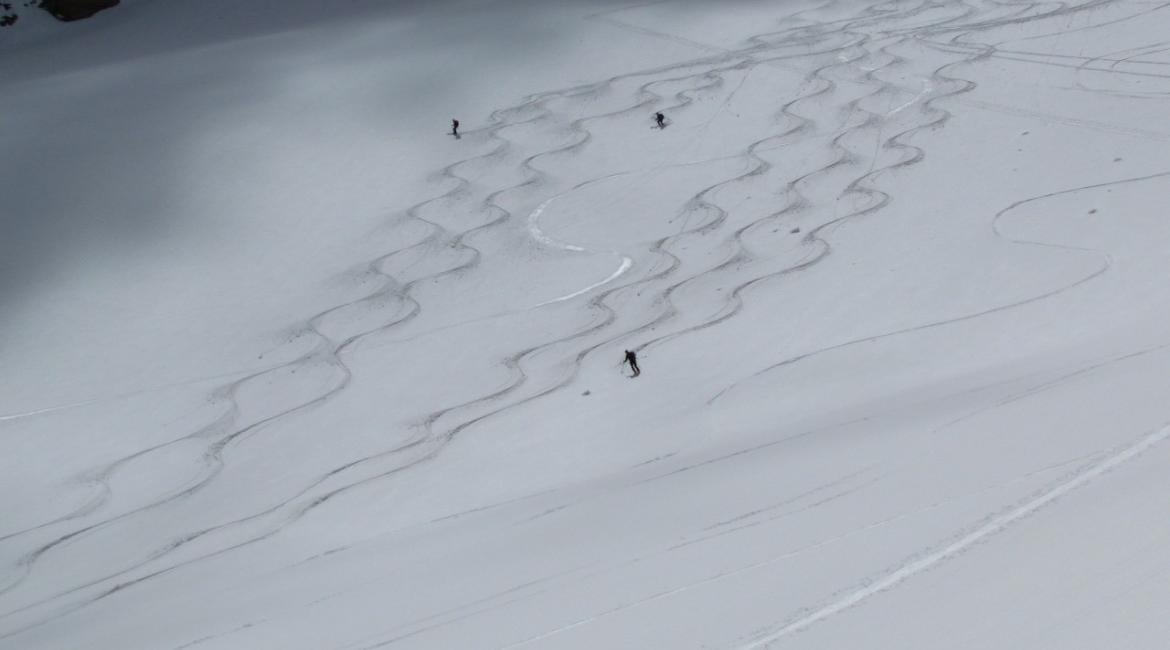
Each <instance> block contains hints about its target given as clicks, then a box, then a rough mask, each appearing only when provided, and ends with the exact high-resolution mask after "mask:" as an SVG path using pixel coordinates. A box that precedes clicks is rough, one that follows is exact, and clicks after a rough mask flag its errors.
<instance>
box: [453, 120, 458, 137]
mask: <svg viewBox="0 0 1170 650" xmlns="http://www.w3.org/2000/svg"><path fill="white" fill-rule="evenodd" d="M451 135H453V136H455V137H456V138H458V137H459V120H451Z"/></svg>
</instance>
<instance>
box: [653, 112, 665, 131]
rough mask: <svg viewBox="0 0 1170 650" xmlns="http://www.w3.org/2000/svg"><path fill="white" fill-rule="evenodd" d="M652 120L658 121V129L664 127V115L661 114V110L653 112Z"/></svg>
mask: <svg viewBox="0 0 1170 650" xmlns="http://www.w3.org/2000/svg"><path fill="white" fill-rule="evenodd" d="M654 121H655V122H658V128H660V129H665V128H666V116H665V115H663V114H662V113H661V112H659V113H655V114H654Z"/></svg>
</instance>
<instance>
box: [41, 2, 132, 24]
mask: <svg viewBox="0 0 1170 650" xmlns="http://www.w3.org/2000/svg"><path fill="white" fill-rule="evenodd" d="M119 1H120V0H41V9H44V10H45V11H47V12H49V13H51V14H53V17H54V18H56V19H57V20H66V21H68V20H81V19H82V18H89V17H90V16H92V15H94V14H96V13H97V12H99V11H101V10H102V9H109V8H110V7H113V6H114V5H116V4H118V2H119Z"/></svg>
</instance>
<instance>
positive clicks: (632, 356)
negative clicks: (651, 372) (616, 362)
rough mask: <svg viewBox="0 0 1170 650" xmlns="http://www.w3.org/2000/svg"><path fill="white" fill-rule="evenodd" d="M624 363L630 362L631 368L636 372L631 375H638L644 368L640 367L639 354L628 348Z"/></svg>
mask: <svg viewBox="0 0 1170 650" xmlns="http://www.w3.org/2000/svg"><path fill="white" fill-rule="evenodd" d="M622 363H628V364H630V370H633V371H634V374H633V375H630V376H631V377H637V376H638V375H640V374H642V369H641V368H639V367H638V354H637V353H636V352H634V351H633V350H626V358H625V359H624V360H623V361H622Z"/></svg>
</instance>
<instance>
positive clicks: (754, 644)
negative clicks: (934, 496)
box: [738, 425, 1170, 650]
mask: <svg viewBox="0 0 1170 650" xmlns="http://www.w3.org/2000/svg"><path fill="white" fill-rule="evenodd" d="M1168 437H1170V426H1167V425H1163V426H1162V427H1161V428H1159V429H1156V430H1155V431H1153V432H1151V433H1148V434H1146V435H1145V436H1142V437H1141V438H1139V439H1138V440H1136V441H1134V442H1132V443H1130V444H1128V445H1126V446H1125V447H1123V448H1121V449H1120V450H1118V451H1116V452H1115V453H1113V454H1110V455H1109V456H1106V457H1105V458H1103V459H1101V460H1099V461H1097V462H1095V463H1092V464H1090V465H1088V466H1087V467H1085V468H1083V469H1082V470H1081V471H1079V472H1077V473H1075V474H1074V475H1073V477H1072V478H1070V479H1068V480H1066V481H1063V482H1061V483H1058V484H1057V485H1055V486H1053V487H1050V488H1048V489H1047V490H1045V491H1044V492H1042V493H1041V494H1039V495H1038V496H1036V497H1035V498H1033V499H1032V500H1030V501H1028V502H1027V503H1024V504H1023V505H1021V506H1017V507H1014V508H1012V509H1010V510H1008V511H1007V512H1004V513H1002V514H1000V515H997V516H995V517H993V518H992V519H991V520H989V521H987V522H986V523H984V524H983V525H981V526H979V527H978V528H976V529H975V530H973V531H971V532H969V533H967V534H965V535H963V536H962V537H959V538H958V539H956V540H954V541H952V542H950V543H948V544H947V545H946V546H943V547H942V548H939V549H937V550H934V551H931V552H928V553H927V554H926V555H924V556H921V557H918V558H915V559H911V560H910V561H907V562H906V563H904V564H902V565H901V566H899V567H897V568H895V569H894V570H892V571H890V572H889V573H887V574H885V575H884V576H882V577H881V578H878V579H877V580H874V581H872V582H867V584H864V585H863V586H861V587H859V588H857V589H856V590H854V591H852V592H850V593H848V594H846V595H844V596H843V597H841V598H839V599H837V600H835V601H833V602H831V603H829V604H827V605H825V606H823V607H820V608H819V609H816V610H814V611H812V612H809V613H807V614H804V615H802V616H801V617H799V618H797V619H795V620H793V621H792V622H790V623H787V624H785V625H784V626H782V627H781V628H779V629H777V630H775V631H774V632H770V633H768V634H766V635H764V636H762V637H760V638H757V639H755V640H753V641H751V642H749V643H747V644H745V645H742V646H739V648H738V650H758V649H761V648H767V647H768V646H769V645H771V644H772V643H774V642H776V641H779V640H780V639H782V638H784V637H786V636H789V635H791V634H794V633H796V632H799V631H801V630H803V629H805V628H808V627H810V626H812V625H814V624H816V623H818V622H820V621H822V620H824V619H826V618H829V617H830V616H833V615H835V614H838V613H840V612H842V611H844V610H846V609H849V608H850V607H853V606H854V605H857V604H860V603H861V602H863V601H865V600H867V599H869V598H871V597H873V596H875V595H877V594H879V593H881V592H883V591H886V590H887V589H890V588H892V587H894V586H896V585H898V584H899V583H901V582H904V581H905V580H907V579H909V578H911V577H913V576H915V575H917V574H919V573H922V572H923V571H926V570H928V569H930V568H931V567H933V566H935V565H937V564H939V563H941V562H944V561H946V560H949V559H951V558H952V557H954V556H956V555H958V554H960V553H962V552H963V551H965V550H967V549H968V548H970V547H971V546H973V545H975V544H977V543H979V542H981V541H983V540H984V539H986V538H988V537H990V536H992V535H995V534H996V533H1000V532H1002V531H1003V530H1005V529H1007V528H1008V527H1009V526H1011V525H1012V524H1014V523H1016V522H1018V521H1020V520H1022V519H1024V518H1025V517H1028V516H1029V515H1032V514H1034V513H1035V512H1036V511H1038V510H1040V509H1041V508H1043V507H1045V506H1047V505H1049V504H1051V503H1052V502H1054V501H1056V500H1057V499H1060V498H1061V497H1063V496H1066V495H1068V494H1069V493H1071V492H1073V491H1074V490H1076V489H1078V488H1080V487H1083V486H1084V485H1086V484H1088V483H1090V482H1092V481H1093V480H1095V479H1097V478H1099V477H1101V476H1103V475H1104V474H1106V473H1108V472H1110V471H1112V470H1114V469H1116V468H1117V467H1120V466H1121V465H1124V464H1125V463H1128V462H1129V461H1131V460H1133V459H1134V458H1137V457H1138V456H1140V455H1142V454H1143V453H1145V452H1146V451H1148V450H1149V449H1151V448H1152V447H1154V446H1156V445H1158V444H1159V443H1161V442H1163V441H1164V440H1166V438H1168Z"/></svg>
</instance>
